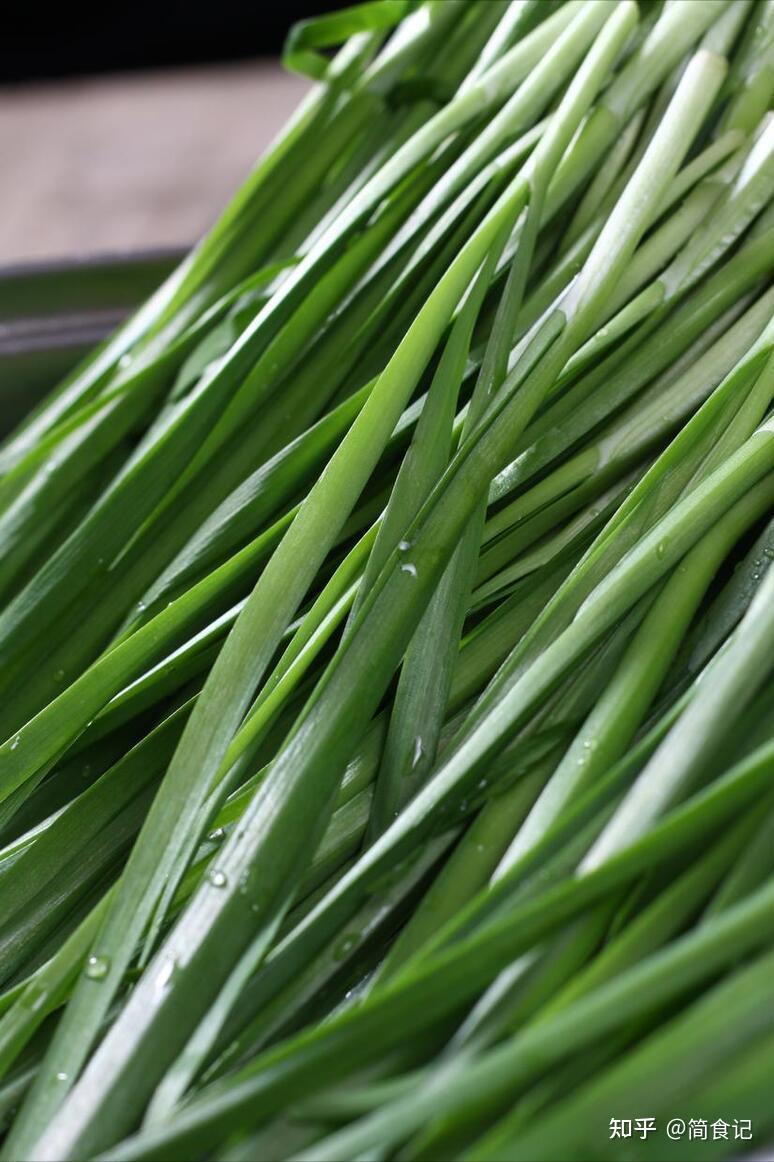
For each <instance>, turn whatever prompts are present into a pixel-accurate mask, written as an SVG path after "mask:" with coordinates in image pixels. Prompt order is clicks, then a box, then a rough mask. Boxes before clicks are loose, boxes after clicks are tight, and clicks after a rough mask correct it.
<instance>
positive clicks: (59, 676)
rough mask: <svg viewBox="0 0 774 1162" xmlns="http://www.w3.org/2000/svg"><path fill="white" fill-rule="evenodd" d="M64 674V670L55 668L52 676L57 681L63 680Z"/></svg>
mask: <svg viewBox="0 0 774 1162" xmlns="http://www.w3.org/2000/svg"><path fill="white" fill-rule="evenodd" d="M64 676H65V672H64V670H57V672H56V673H55V674H54V677H55V678H56V680H57V682H64Z"/></svg>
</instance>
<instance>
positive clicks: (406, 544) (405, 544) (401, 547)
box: [398, 541, 411, 553]
mask: <svg viewBox="0 0 774 1162" xmlns="http://www.w3.org/2000/svg"><path fill="white" fill-rule="evenodd" d="M410 548H411V541H398V552H399V553H407V552H408V551H409V549H410Z"/></svg>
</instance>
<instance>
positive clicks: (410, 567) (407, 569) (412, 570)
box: [400, 561, 417, 577]
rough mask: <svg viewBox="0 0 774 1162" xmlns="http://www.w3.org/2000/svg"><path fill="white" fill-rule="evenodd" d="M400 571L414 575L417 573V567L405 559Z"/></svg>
mask: <svg viewBox="0 0 774 1162" xmlns="http://www.w3.org/2000/svg"><path fill="white" fill-rule="evenodd" d="M400 571H401V573H408V575H409V577H416V575H417V567H416V565H412V564H411V562H410V561H407V562H406V564H405V565H401V567H400Z"/></svg>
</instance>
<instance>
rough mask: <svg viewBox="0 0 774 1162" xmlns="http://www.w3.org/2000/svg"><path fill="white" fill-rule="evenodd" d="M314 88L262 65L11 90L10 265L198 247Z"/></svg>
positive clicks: (6, 192)
mask: <svg viewBox="0 0 774 1162" xmlns="http://www.w3.org/2000/svg"><path fill="white" fill-rule="evenodd" d="M305 89H306V83H305V82H304V81H303V80H302V79H301V78H299V77H294V76H289V75H287V74H285V73H283V72H282V70H281V69H280V68H279V66H278V65H274V64H272V63H263V62H256V63H254V64H249V65H238V66H226V67H214V68H213V67H208V68H197V69H191V70H185V71H174V72H168V73H149V74H128V75H126V76H116V77H108V78H98V79H93V80H82V81H71V82H59V83H57V84H52V85H39V86H31V87H19V88H17V89H7V90H5V91H0V158H1V159H2V169H1V171H0V172H1V174H2V176H1V177H0V264H2V263H8V262H18V261H24V260H27V259H45V258H50V257H56V258H61V257H70V256H74V255H76V254H95V253H101V252H104V251H120V250H123V249H127V248H129V249H131V248H135V247H141V248H147V247H154V246H162V247H163V246H178V245H187V244H189V243H190V242H192V241H194V240H195V239H196V238H198V237H199V235H200V234H201V233H202V232H203V231H204V230H205V229H206V227H207V226H208V225H209V224H210V222H211V221H212V220H213V218H214V217H215V216H216V215H217V213H218V211H219V210H220V208H221V207H222V206H223V204H224V202H225V201H226V200H227V199H228V197H229V196H230V194H231V193H232V192H233V191H234V190H235V189H236V188H237V186H238V185H239V183H240V181H241V180H242V179H243V178H244V176H245V174H246V173H247V172H248V170H249V169H250V167H251V165H252V164H253V162H254V161H255V159H256V157H257V156H258V155H259V154H260V152H261V151H262V149H264V148H265V146H266V145H267V144H268V143H269V141H270V140H271V139H272V138H273V136H274V135H275V133H276V132H277V131H278V130H279V128H280V127H281V126H282V124H283V123H284V122H285V120H286V119H287V117H288V116H289V115H290V113H291V112H292V111H293V109H294V108H295V107H296V105H297V104H298V102H299V100H300V99H301V97H302V96H303V93H304V91H305Z"/></svg>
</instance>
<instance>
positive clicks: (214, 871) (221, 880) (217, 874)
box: [207, 867, 228, 888]
mask: <svg viewBox="0 0 774 1162" xmlns="http://www.w3.org/2000/svg"><path fill="white" fill-rule="evenodd" d="M207 881H208V883H210V884H212V886H213V888H225V887H226V885H227V884H228V876H227V875H226V873H225V872H224V871H220V869H219V868H216V867H214V868H210V870H209V871H208V872H207Z"/></svg>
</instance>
